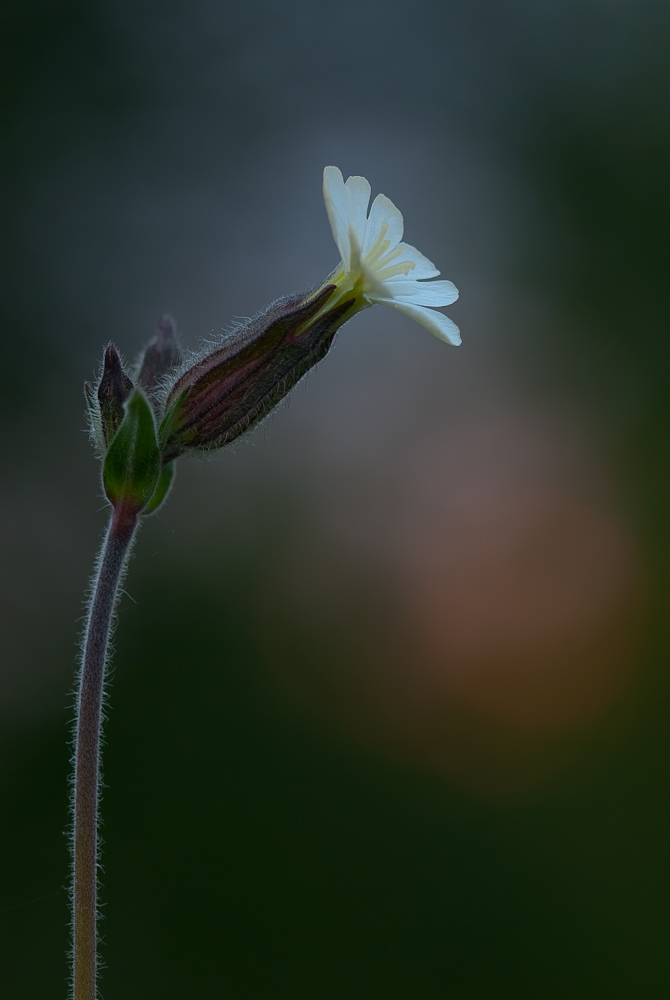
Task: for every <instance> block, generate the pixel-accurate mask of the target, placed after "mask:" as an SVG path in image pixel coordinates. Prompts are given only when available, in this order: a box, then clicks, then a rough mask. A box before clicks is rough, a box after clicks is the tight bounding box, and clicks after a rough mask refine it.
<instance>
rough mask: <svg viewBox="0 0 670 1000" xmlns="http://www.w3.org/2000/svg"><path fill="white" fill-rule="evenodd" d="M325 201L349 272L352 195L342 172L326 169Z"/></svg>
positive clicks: (335, 168)
mask: <svg viewBox="0 0 670 1000" xmlns="http://www.w3.org/2000/svg"><path fill="white" fill-rule="evenodd" d="M323 200H324V202H325V203H326V211H327V212H328V219H329V221H330V228H331V229H332V231H333V239H334V240H335V243H336V245H337V249H338V250H339V251H340V256H341V258H342V263H343V264H344V267H345V270H347V271H348V270H349V262H350V258H351V246H350V244H349V221H350V220H349V215H350V195H349V193H348V191H347V190H346V188H345V186H344V178H343V177H342V171H341V170H339V169H338V168H337V167H326V168H325V170H324V171H323Z"/></svg>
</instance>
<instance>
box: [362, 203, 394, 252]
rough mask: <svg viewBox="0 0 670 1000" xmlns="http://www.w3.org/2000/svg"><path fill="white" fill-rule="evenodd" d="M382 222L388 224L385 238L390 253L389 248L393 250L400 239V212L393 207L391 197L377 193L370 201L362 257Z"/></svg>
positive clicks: (368, 248) (370, 246)
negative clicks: (388, 244) (370, 205)
mask: <svg viewBox="0 0 670 1000" xmlns="http://www.w3.org/2000/svg"><path fill="white" fill-rule="evenodd" d="M384 222H385V223H386V225H387V226H388V232H387V234H386V239H387V240H388V241H389V243H390V246H389V249H388V252H389V253H390V252H391V250H394V249H395V248H396V247H397V246H398V244H399V243H400V240H401V239H402V234H403V219H402V212H401V211H400V209H398V208H396V207H395V205H394V204H393V202H392V201H391V199H390V198H387V197H386V195H385V194H378V195H377V197H376V198H375V200H374V201H373V202H372V208H371V209H370V218H369V219H368V226H367V230H366V233H365V241H364V243H363V256H364V257H365V255H366V254H367V253H368V252H369V251H370V249H371V248H372V246H373V244H374V243H375V241H376V239H377V237H378V236H379V233H380V231H381V228H382V224H383V223H384Z"/></svg>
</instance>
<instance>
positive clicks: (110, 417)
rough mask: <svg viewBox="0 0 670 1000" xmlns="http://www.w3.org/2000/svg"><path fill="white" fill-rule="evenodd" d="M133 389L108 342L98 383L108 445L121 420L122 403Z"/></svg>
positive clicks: (101, 420)
mask: <svg viewBox="0 0 670 1000" xmlns="http://www.w3.org/2000/svg"><path fill="white" fill-rule="evenodd" d="M132 391H133V383H132V382H131V380H130V379H129V378H128V376H127V375H126V373H125V372H124V370H123V366H122V364H121V358H120V357H119V352H118V351H117V349H116V348H115V347H114V345H113V344H110V345H109V347H108V348H107V349H106V350H105V359H104V362H103V369H102V375H101V377H100V382H99V384H98V405H99V407H100V423H101V427H102V436H103V439H104V443H105V445H106V446H109V444H110V442H111V441H112V439H113V437H114V435H115V434H116V432H117V430H118V429H119V427H120V426H121V422H122V420H123V413H124V410H123V404H124V402H125V401H126V399H127V398H128V396H129V395H130V394H131V392H132Z"/></svg>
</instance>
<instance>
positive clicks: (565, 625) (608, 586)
mask: <svg viewBox="0 0 670 1000" xmlns="http://www.w3.org/2000/svg"><path fill="white" fill-rule="evenodd" d="M669 43H670V7H668V5H667V3H665V2H664V0H635V2H633V0H581V2H567V0H563V2H551V0H543V2H538V0H533V2H531V0H516V2H514V0H468V2H465V0H439V2H438V0H417V2H415V3H413V4H411V5H406V4H401V3H399V2H398V0H390V2H386V3H384V4H382V3H381V2H379V0H343V2H341V3H340V4H338V5H336V6H332V5H326V4H319V3H314V2H307V0H289V2H288V3H285V4H280V3H278V2H273V0H248V2H246V3H243V4H225V3H220V2H217V0H190V2H189V3H186V2H185V0H178V2H174V0H166V2H164V3H161V4H158V3H140V4H137V3H130V2H128V0H93V2H89V3H83V2H81V0H63V2H59V3H53V2H50V3H49V2H46V0H5V2H4V3H3V5H2V11H1V13H0V136H1V138H0V171H1V177H2V203H1V204H2V208H1V213H2V214H1V217H0V218H1V221H0V254H1V263H0V284H1V289H2V290H1V301H0V310H1V312H0V315H1V331H2V341H1V344H2V346H1V357H2V365H1V372H2V380H1V384H2V393H1V394H0V411H1V424H0V442H1V445H2V477H1V484H0V510H1V512H2V516H1V519H0V524H1V537H0V545H1V557H0V662H1V667H0V751H1V752H0V787H1V790H2V795H1V800H0V802H1V804H0V808H1V809H2V819H1V822H0V856H1V857H2V863H1V868H2V877H1V879H0V885H1V893H0V895H1V898H0V910H1V912H0V949H1V951H2V953H1V954H0V987H2V991H3V996H6V997H8V998H9V997H12V998H13V997H16V998H17V1000H18V998H26V1000H33V998H35V1000H37V998H39V1000H50V998H54V1000H56V998H62V997H64V996H65V991H66V986H65V984H66V977H67V963H66V958H65V952H66V948H67V943H68V933H67V927H66V924H67V898H66V892H65V890H64V888H63V887H64V886H65V884H66V882H67V872H68V853H67V845H66V840H65V837H64V831H65V829H66V827H67V823H68V815H67V798H68V791H67V779H68V771H69V764H68V758H69V749H68V746H67V739H68V727H69V724H70V721H71V718H72V695H71V692H72V684H73V672H74V668H75V664H76V655H77V637H78V633H79V631H80V629H81V624H82V622H81V615H82V595H83V592H84V590H85V588H86V586H87V582H88V579H89V574H90V571H91V566H92V562H93V558H94V553H95V551H96V547H97V546H98V543H99V540H100V537H101V535H102V532H103V529H104V525H105V521H106V514H105V508H104V504H103V502H102V500H101V497H100V486H99V479H98V469H97V466H96V462H95V461H94V458H93V456H92V454H91V451H90V448H89V444H88V441H87V437H86V434H85V426H84V417H83V397H82V391H81V386H82V383H83V381H84V380H85V379H89V378H91V377H93V376H94V375H95V372H96V371H97V366H98V363H99V359H100V357H101V354H102V349H103V347H104V345H105V344H106V343H107V342H108V341H110V340H113V341H114V342H115V343H116V344H117V345H118V347H119V348H120V349H121V350H122V351H123V352H124V354H125V356H126V357H127V358H128V359H132V358H134V357H135V356H136V354H137V352H138V351H139V350H140V348H141V347H142V345H143V343H144V342H146V341H147V340H148V339H149V338H150V337H151V335H152V333H153V330H154V328H155V325H156V323H157V321H158V319H159V318H160V316H161V315H162V313H163V312H165V311H169V312H170V313H172V314H173V315H174V316H175V318H176V320H177V323H178V327H179V330H180V333H181V336H182V340H183V342H184V344H185V345H187V346H192V347H194V346H196V345H197V344H198V342H199V339H200V338H202V337H208V336H212V335H216V334H217V333H218V332H219V331H221V330H223V329H225V327H226V325H227V324H228V323H229V322H230V320H231V319H232V318H234V317H239V316H247V315H251V314H253V313H254V312H255V311H256V310H258V309H259V308H261V307H263V306H264V305H266V304H267V303H268V302H269V301H270V300H272V299H273V298H275V297H276V296H278V295H282V294H285V293H288V292H292V291H294V290H300V289H303V288H306V287H308V286H309V285H310V284H312V283H314V282H318V281H321V280H322V279H323V278H324V277H325V276H326V274H328V273H329V271H330V270H331V269H332V268H333V267H334V266H335V264H336V263H337V260H338V256H337V251H336V249H335V246H334V244H333V242H332V238H331V234H330V230H329V226H328V222H327V219H326V214H325V210H324V208H323V203H322V197H321V172H322V169H323V167H324V165H326V164H329V163H333V164H336V165H337V166H339V167H340V168H341V169H342V170H343V172H344V174H345V176H346V175H348V174H351V173H361V174H364V175H365V176H367V177H368V178H369V179H370V181H371V184H372V188H373V194H376V193H377V192H379V191H382V192H384V193H385V194H386V195H388V196H389V197H390V198H392V199H393V200H394V201H395V202H396V203H397V204H398V206H399V207H400V208H401V210H402V211H403V213H404V216H405V225H406V231H405V232H406V239H407V241H408V242H409V243H411V244H414V245H416V246H417V247H418V248H419V249H420V250H421V251H423V252H424V253H425V254H426V255H427V256H429V257H430V258H431V259H433V260H435V261H436V263H437V266H438V267H440V268H441V270H442V272H443V275H444V276H445V277H448V278H450V279H452V280H453V281H454V282H455V283H456V285H457V286H458V287H459V288H460V289H461V300H460V301H459V303H457V304H456V306H454V307H453V308H451V309H450V310H449V314H450V315H451V316H452V317H453V318H454V319H455V320H456V322H457V323H459V325H460V326H461V329H462V334H463V344H462V346H461V347H460V348H458V349H457V350H455V349H452V348H449V347H447V346H445V345H444V344H441V343H439V342H437V341H436V340H433V338H431V337H430V335H429V334H428V333H427V332H426V331H425V330H423V329H422V328H420V327H418V326H414V325H412V324H411V323H410V322H409V321H408V320H406V319H405V318H404V317H402V316H400V315H399V314H396V313H394V312H393V311H392V310H387V309H383V308H381V307H376V308H375V309H372V310H369V311H368V312H366V313H364V314H363V315H361V316H359V317H357V318H356V320H354V322H353V323H351V325H350V326H347V327H346V328H345V329H343V330H342V331H341V332H340V334H339V335H338V338H337V341H336V344H335V346H334V348H333V350H332V351H331V353H330V354H329V355H328V357H327V358H326V359H325V361H324V362H323V363H322V364H321V365H320V366H319V367H318V369H316V370H315V371H314V372H312V373H311V374H310V376H309V377H308V378H307V379H306V381H305V383H304V384H303V385H302V386H301V387H299V388H298V389H297V390H296V391H295V392H294V394H293V395H292V397H291V399H290V402H289V404H288V405H285V406H283V407H282V408H281V409H280V411H278V412H277V413H276V414H275V415H274V416H273V417H272V418H271V419H270V420H269V421H268V422H267V423H266V424H265V425H263V426H262V427H261V428H259V429H258V430H257V431H256V432H255V433H254V434H253V435H252V436H251V438H250V439H249V440H247V441H244V442H242V443H241V444H240V445H239V446H238V447H236V448H235V449H231V450H228V451H226V452H225V453H224V454H222V455H219V456H218V457H217V458H216V459H215V460H212V461H208V462H196V461H185V460H183V461H182V462H181V464H180V468H179V470H178V477H177V483H176V488H175V490H174V493H173V495H172V497H171V498H170V502H169V503H168V504H167V506H166V507H165V509H164V510H162V511H161V513H160V515H159V516H157V517H155V518H153V519H150V520H149V521H147V523H146V525H145V527H144V528H143V530H142V532H141V534H140V537H139V540H138V544H137V548H136V552H135V556H134V558H133V561H132V566H131V572H130V575H129V578H128V581H127V584H126V594H125V596H124V598H123V600H122V605H121V615H120V627H119V629H118V632H117V637H116V655H115V659H114V676H113V683H112V686H111V694H110V704H109V712H108V715H109V719H108V722H107V725H106V733H105V735H106V740H107V746H106V748H105V755H104V773H105V781H106V785H107V788H106V791H105V794H104V801H103V820H104V826H103V835H104V838H105V841H106V846H105V848H104V859H103V860H104V876H103V879H104V882H103V885H104V887H103V913H104V918H105V919H104V921H103V925H102V932H103V936H104V944H103V948H102V954H103V958H104V961H105V962H106V963H107V966H108V967H107V969H106V970H105V972H104V975H103V978H102V984H101V986H102V995H103V996H104V997H105V1000H121V998H123V1000H149V998H156V1000H158V998H160V1000H170V998H175V1000H176V998H180V1000H181V998H183V997H201V998H203V1000H204V998H214V997H216V998H221V1000H271V998H284V997H285V998H291V1000H314V998H323V1000H433V998H441V997H450V998H451V997H453V998H467V1000H479V998H482V1000H498V998H501V1000H502V998H510V1000H511V998H514V1000H524V998H528V1000H545V998H546V1000H563V998H571V1000H605V998H607V1000H613V998H635V1000H639V998H655V997H666V996H667V995H668V992H669V990H670V949H669V947H668V931H669V929H670V913H669V912H668V911H669V903H668V899H669V898H670V864H669V849H668V841H669V839H670V805H669V803H670V794H669V787H668V786H669V780H670V727H669V723H670V635H669V632H668V624H667V623H668V619H669V614H670V532H669V526H670V475H669V470H670V454H669V450H668V437H669V436H670V393H669V392H668V388H667V385H668V374H669V371H670V337H669V336H668V332H669V331H668V312H669V305H670V302H669V301H668V300H669V298H670V296H669V294H668V265H669V263H670V245H669V239H668V233H669V231H670V139H669V136H670V131H669V126H670V112H669V110H668V108H669V98H670V60H668V55H667V54H668V45H669Z"/></svg>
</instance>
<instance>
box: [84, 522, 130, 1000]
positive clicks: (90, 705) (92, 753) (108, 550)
mask: <svg viewBox="0 0 670 1000" xmlns="http://www.w3.org/2000/svg"><path fill="white" fill-rule="evenodd" d="M137 524H138V516H137V513H136V512H135V511H134V510H133V511H129V510H128V509H125V508H124V507H123V506H122V505H121V506H119V507H116V508H115V509H114V511H113V513H112V517H111V521H110V524H109V528H108V530H107V535H106V536H105V540H104V542H103V546H102V550H101V552H100V556H99V559H98V562H97V566H96V572H95V576H94V580H93V586H92V594H91V603H90V606H89V611H88V619H87V622H86V631H85V633H84V646H83V656H82V664H81V672H80V675H79V692H78V696H77V716H76V729H75V751H74V788H73V795H72V809H73V832H72V862H73V876H72V935H73V947H72V998H73V1000H96V997H97V987H96V981H97V964H98V963H97V929H96V921H97V890H98V879H97V866H98V799H99V781H100V730H101V722H102V704H103V693H104V681H105V667H106V663H107V653H108V648H109V638H110V634H111V631H112V623H113V616H114V608H115V606H116V602H117V599H118V595H119V589H120V584H121V580H122V578H123V574H124V570H125V566H126V563H127V560H128V556H129V554H130V550H131V547H132V544H133V539H134V537H135V532H136V530H137Z"/></svg>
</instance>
